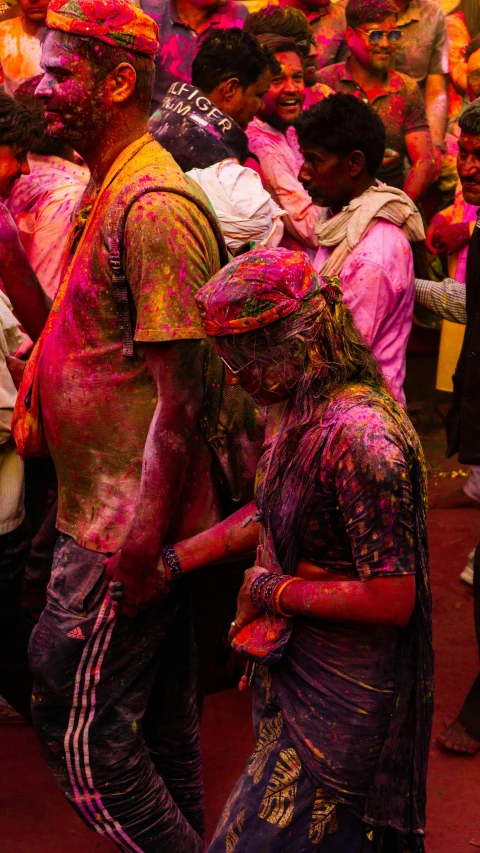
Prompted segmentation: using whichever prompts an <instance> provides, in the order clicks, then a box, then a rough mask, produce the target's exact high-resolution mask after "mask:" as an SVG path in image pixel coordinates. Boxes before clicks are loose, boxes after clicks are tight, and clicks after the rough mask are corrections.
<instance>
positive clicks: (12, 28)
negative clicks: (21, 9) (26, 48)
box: [0, 18, 25, 38]
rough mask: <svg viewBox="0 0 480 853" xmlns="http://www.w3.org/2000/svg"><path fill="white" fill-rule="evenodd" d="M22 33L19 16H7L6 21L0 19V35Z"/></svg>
mask: <svg viewBox="0 0 480 853" xmlns="http://www.w3.org/2000/svg"><path fill="white" fill-rule="evenodd" d="M18 34H20V35H24V34H25V33H24V30H23V26H22V19H21V18H8V19H7V20H6V21H0V37H1V38H4V37H5V36H12V35H18Z"/></svg>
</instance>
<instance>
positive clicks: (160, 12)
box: [141, 0, 248, 112]
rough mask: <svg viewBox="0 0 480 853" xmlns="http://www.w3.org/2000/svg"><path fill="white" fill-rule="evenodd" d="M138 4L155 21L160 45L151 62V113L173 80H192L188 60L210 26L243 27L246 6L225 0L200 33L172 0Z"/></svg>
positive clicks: (190, 66)
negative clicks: (153, 69) (152, 75)
mask: <svg viewBox="0 0 480 853" xmlns="http://www.w3.org/2000/svg"><path fill="white" fill-rule="evenodd" d="M141 7H142V9H143V11H144V12H146V13H147V15H150V17H151V18H153V20H154V21H156V23H157V24H158V27H159V30H160V48H159V51H158V54H157V58H156V61H155V87H154V90H153V101H152V112H154V110H156V109H158V107H159V106H160V104H161V102H162V100H163V98H164V97H165V95H166V94H167V91H168V89H169V88H170V86H171V85H172V83H174V82H175V81H176V80H180V81H182V82H183V83H191V81H192V62H193V59H194V57H195V54H196V53H197V51H198V49H199V47H200V45H201V44H202V41H203V39H204V37H205V36H206V35H207V33H209V32H210V30H211V29H212V28H216V29H228V28H230V27H240V29H241V28H242V27H243V22H244V20H245V18H246V17H247V15H248V9H247V8H246V6H244V5H243V4H242V3H237V2H235V0H228V3H227V5H226V6H222V7H221V8H220V9H218V10H217V11H216V12H214V13H213V14H212V15H210V17H209V18H208V21H207V22H206V23H205V25H204V27H203V28H202V29H201V30H200V32H198V33H196V32H195V31H194V30H192V29H190V27H189V26H188V24H186V23H185V22H184V21H182V20H181V18H180V17H179V15H178V13H177V11H176V8H175V3H174V2H173V0H141Z"/></svg>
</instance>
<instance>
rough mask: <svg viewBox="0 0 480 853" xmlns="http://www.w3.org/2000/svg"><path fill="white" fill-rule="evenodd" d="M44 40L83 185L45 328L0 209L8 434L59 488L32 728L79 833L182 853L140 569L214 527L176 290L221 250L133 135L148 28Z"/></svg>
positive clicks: (150, 598) (178, 731)
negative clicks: (23, 364) (40, 457)
mask: <svg viewBox="0 0 480 853" xmlns="http://www.w3.org/2000/svg"><path fill="white" fill-rule="evenodd" d="M47 26H48V28H49V29H48V32H47V35H46V37H45V39H44V42H43V52H42V66H43V69H44V77H43V79H42V81H41V82H40V84H39V86H38V89H37V92H36V95H37V97H40V98H42V99H43V100H44V101H45V103H46V119H47V123H48V129H49V132H50V133H51V134H52V135H54V136H58V137H61V138H63V139H65V140H66V141H68V142H69V144H71V145H72V146H73V147H74V148H75V149H76V150H77V151H78V152H79V153H80V154H81V155H82V156H83V158H84V159H85V161H86V163H87V165H88V167H89V169H90V172H91V176H92V177H91V181H90V183H89V185H88V187H87V189H86V191H85V194H84V196H83V198H82V201H81V209H80V210H79V211H78V213H77V217H76V227H75V228H74V229H72V232H71V234H70V237H69V246H68V250H67V255H66V259H65V267H64V270H65V274H64V276H63V278H62V283H61V285H60V288H59V291H58V293H57V296H56V298H55V303H54V306H53V309H52V311H51V312H50V313H49V310H48V308H49V306H48V301H47V299H46V296H45V294H44V292H43V291H42V289H41V287H40V285H39V284H38V282H37V280H36V279H35V277H34V274H33V272H32V271H31V268H30V267H29V265H28V262H27V260H26V256H25V254H24V251H23V249H22V247H21V245H20V243H19V239H18V235H17V233H16V230H15V228H14V226H13V223H12V221H11V219H10V218H9V214H8V213H7V212H6V210H5V209H4V208H2V209H1V210H0V215H1V221H0V228H1V234H2V239H1V241H0V276H1V278H2V280H3V281H4V283H5V285H6V287H7V290H8V291H9V295H10V298H11V300H12V303H14V305H15V308H16V310H17V311H18V315H19V319H20V320H21V322H22V323H23V325H24V326H25V328H26V330H27V331H28V333H29V334H30V336H31V337H32V339H36V338H38V342H37V345H36V348H35V349H34V351H33V354H32V356H31V358H30V361H29V363H28V365H27V368H26V370H25V373H24V377H23V380H22V386H21V388H20V392H19V400H20V401H21V404H20V405H19V406H17V411H16V418H15V426H14V434H15V439H16V442H17V446H18V448H19V451H20V452H21V453H23V454H24V455H25V456H28V455H29V454H32V453H34V452H36V453H40V452H42V449H43V443H42V441H43V440H42V431H41V429H40V420H41V423H42V424H43V436H44V438H45V439H46V443H47V445H48V449H49V450H50V452H51V455H52V457H53V460H54V463H55V467H56V470H57V475H58V481H59V509H58V518H57V526H58V529H59V530H60V534H61V535H60V537H59V541H58V543H57V548H56V552H55V558H54V565H53V569H52V578H51V582H50V586H49V592H48V604H47V606H46V609H45V610H44V612H43V614H42V616H41V619H40V622H39V624H38V626H37V627H36V629H35V632H34V635H33V637H32V642H31V646H30V653H31V654H30V658H31V660H30V663H31V667H32V670H33V673H34V679H35V687H34V699H33V716H34V722H35V726H36V730H37V733H38V736H39V738H40V740H41V743H42V745H43V748H44V752H45V755H46V758H47V761H48V763H49V765H50V767H51V769H52V771H53V772H54V774H55V776H56V780H57V782H58V784H59V785H60V787H61V789H62V790H63V792H64V793H65V795H66V796H67V798H68V799H69V801H70V802H71V803H72V805H73V806H74V807H75V808H76V810H77V811H78V813H79V814H80V816H81V817H82V818H83V819H84V821H85V822H86V823H87V824H88V825H89V826H90V827H92V828H93V829H95V830H96V831H97V832H98V833H100V834H102V835H104V836H106V837H107V838H109V839H110V840H111V841H113V842H114V843H115V844H116V845H117V846H118V847H119V848H120V849H122V850H124V851H125V850H129V851H140V850H141V851H144V853H158V851H159V850H162V851H165V853H179V851H185V853H200V851H202V850H203V841H202V836H203V832H204V823H203V785H202V778H201V767H202V762H201V755H200V746H199V731H198V716H197V709H196V695H195V672H194V670H195V655H194V651H193V648H192V643H191V638H192V626H191V621H190V616H189V601H188V590H185V588H184V589H183V590H182V589H179V590H178V592H177V591H173V594H172V595H169V596H168V597H167V598H166V600H164V601H162V600H159V598H158V589H159V587H160V586H161V587H162V589H164V585H163V583H162V580H163V578H162V576H161V574H160V572H159V570H158V565H159V556H160V549H161V546H162V543H163V541H164V539H165V538H166V537H167V536H168V538H167V541H169V540H170V541H172V540H173V541H176V539H177V538H180V537H181V536H185V535H188V534H189V533H194V532H195V531H199V530H202V529H204V528H205V527H207V526H209V525H210V524H212V523H214V522H215V520H218V518H219V517H220V507H219V500H218V497H217V495H216V494H215V489H214V486H213V484H212V474H211V456H210V453H209V450H208V447H207V445H206V443H205V442H204V440H203V438H202V437H201V435H200V433H199V432H198V427H197V421H198V416H199V413H200V410H201V406H202V402H203V353H204V346H205V344H204V341H203V338H204V331H203V327H202V325H201V321H200V316H199V313H198V310H197V308H196V305H195V301H194V295H195V292H196V290H197V289H198V288H199V287H200V286H201V285H202V284H203V283H205V282H206V281H208V280H209V279H210V278H211V276H212V275H213V274H214V273H215V272H216V271H217V270H218V269H219V266H220V262H221V261H222V262H224V261H225V259H226V251H225V246H224V242H223V237H222V235H221V231H220V229H219V226H218V223H217V221H216V219H215V216H214V214H213V212H212V210H211V208H210V207H209V204H208V201H207V199H206V197H205V196H204V195H203V193H202V191H201V190H200V189H199V188H198V187H196V185H195V184H194V183H193V182H190V181H189V180H188V179H187V178H185V176H184V175H183V173H182V172H181V170H180V169H179V167H178V166H177V165H176V164H175V162H174V160H173V159H172V157H171V156H170V154H168V153H167V152H165V151H163V149H162V148H161V147H160V146H159V145H158V143H157V142H155V140H154V139H153V137H152V136H151V135H150V134H149V133H148V132H147V126H148V117H149V109H150V100H151V92H152V86H153V79H154V64H153V59H154V57H155V55H156V52H157V49H158V30H157V27H156V24H155V23H154V22H153V21H152V19H151V18H149V17H148V16H147V15H145V14H144V13H143V12H142V11H141V10H139V9H138V8H136V7H135V6H133V5H132V4H131V3H129V2H124V0H94V2H92V0H75V2H72V0H67V2H65V0H53V2H51V3H50V6H49V10H48V16H47ZM122 268H123V271H124V273H125V275H126V279H127V281H128V291H125V290H123V289H122V285H121V280H122ZM119 282H120V283H119ZM127 299H128V302H127ZM128 303H130V311H128V307H127V306H128ZM132 320H133V322H132ZM42 330H43V331H42ZM132 338H134V341H135V343H133V340H132ZM38 389H40V397H39V395H38V393H37V392H38ZM40 408H41V419H40V417H39V413H40ZM161 565H162V566H163V563H162V564H161ZM152 604H155V606H152Z"/></svg>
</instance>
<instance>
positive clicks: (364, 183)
mask: <svg viewBox="0 0 480 853" xmlns="http://www.w3.org/2000/svg"><path fill="white" fill-rule="evenodd" d="M375 183H376V179H375V178H371V177H370V175H364V177H362V178H359V179H358V183H357V184H356V186H355V187H354V188H353V190H352V192H351V193H350V194H349V195H348V196H347V197H346V198H344V199H342V200H341V201H339V202H337V203H336V204H332V205H331V206H330V210H331V211H332V213H333V214H337V213H340V211H341V210H342V209H343V208H344V207H346V206H347V205H348V204H350V202H351V201H353V199H354V198H358V197H359V196H361V195H363V193H364V192H366V191H367V190H369V189H370V187H374V186H375Z"/></svg>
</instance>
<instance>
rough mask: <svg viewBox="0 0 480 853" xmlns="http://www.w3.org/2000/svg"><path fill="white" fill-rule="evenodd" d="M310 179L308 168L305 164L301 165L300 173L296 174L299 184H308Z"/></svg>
mask: <svg viewBox="0 0 480 853" xmlns="http://www.w3.org/2000/svg"><path fill="white" fill-rule="evenodd" d="M311 177H312V174H311V171H310V167H309V166H307V164H306V163H303V165H302V168H301V169H300V171H299V173H298V180H299V181H300V183H301V184H309V183H310V181H311Z"/></svg>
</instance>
